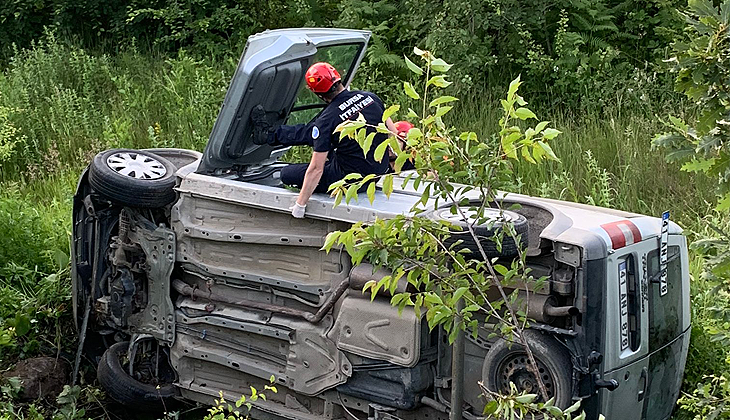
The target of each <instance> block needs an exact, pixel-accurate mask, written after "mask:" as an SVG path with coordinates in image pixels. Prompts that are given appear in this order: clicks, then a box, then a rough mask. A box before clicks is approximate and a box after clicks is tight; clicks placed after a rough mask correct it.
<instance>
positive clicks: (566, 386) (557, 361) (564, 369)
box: [482, 330, 573, 408]
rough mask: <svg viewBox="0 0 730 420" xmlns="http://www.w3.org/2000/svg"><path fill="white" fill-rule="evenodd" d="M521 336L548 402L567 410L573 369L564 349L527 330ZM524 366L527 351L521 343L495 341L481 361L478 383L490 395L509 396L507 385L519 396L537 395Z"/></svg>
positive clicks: (535, 332) (536, 384)
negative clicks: (549, 400)
mask: <svg viewBox="0 0 730 420" xmlns="http://www.w3.org/2000/svg"><path fill="white" fill-rule="evenodd" d="M524 334H525V338H526V339H527V343H528V344H529V346H530V349H531V350H532V354H533V356H535V359H536V361H537V368H538V372H539V373H540V377H541V378H542V381H543V383H544V384H545V388H546V389H547V394H548V398H555V405H556V406H558V407H560V408H567V407H568V406H570V404H571V402H572V382H573V380H572V378H573V366H572V364H571V363H570V356H569V354H568V351H567V349H566V348H565V347H564V346H562V345H561V344H560V343H558V342H557V340H555V338H553V337H550V336H548V335H545V334H543V333H541V332H539V331H534V330H527V331H525V332H524ZM528 363H529V359H528V356H527V351H525V348H524V346H523V345H522V344H521V343H519V342H517V341H514V342H512V343H509V342H507V340H504V339H499V340H498V341H497V342H496V343H495V344H494V345H493V346H492V348H491V349H489V352H488V353H487V356H486V357H485V359H484V364H483V366H482V381H483V382H484V385H485V386H486V387H487V388H488V389H490V390H491V391H494V392H499V393H509V391H510V382H511V383H513V384H514V385H515V386H516V387H517V390H518V391H519V392H526V393H529V394H537V395H540V388H539V385H538V382H537V378H536V377H535V374H534V373H533V372H532V370H531V369H530V367H529V364H528ZM539 401H542V398H539Z"/></svg>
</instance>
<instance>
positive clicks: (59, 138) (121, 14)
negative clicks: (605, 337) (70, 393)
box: [0, 0, 730, 414]
mask: <svg viewBox="0 0 730 420" xmlns="http://www.w3.org/2000/svg"><path fill="white" fill-rule="evenodd" d="M686 9H687V3H686V2H685V1H683V0H628V1H619V0H592V1H589V0H479V1H470V0H447V1H442V0H439V1H437V0H421V1H415V0H404V1H401V2H396V1H392V0H379V1H373V0H341V1H337V2H335V1H332V0H324V1H314V0H278V1H269V2H255V1H253V0H185V1H183V0H173V1H162V0H119V1H108V0H8V1H4V2H0V70H1V71H0V296H2V297H0V318H1V320H0V366H2V367H7V366H10V365H11V364H12V363H14V361H15V360H17V359H18V358H19V357H29V356H33V355H37V354H41V353H42V354H54V355H55V354H62V353H63V352H67V351H73V342H72V341H71V340H67V339H62V338H63V337H69V336H72V334H71V329H72V327H71V326H70V319H71V317H70V315H69V314H70V308H69V304H70V299H69V295H68V294H69V285H68V270H67V267H66V266H65V261H66V260H67V256H68V242H67V240H68V234H69V232H70V228H71V227H70V205H71V204H70V203H71V202H70V197H71V196H72V194H73V190H74V187H75V182H76V178H77V176H78V173H79V171H80V170H81V169H82V168H83V167H84V166H85V165H86V163H87V162H88V161H89V159H90V158H91V157H92V156H93V155H94V154H95V153H96V152H98V151H100V150H103V149H106V148H110V147H134V148H141V147H169V146H175V147H184V148H192V149H197V150H202V148H203V147H204V145H205V143H206V141H207V135H208V133H209V131H210V129H211V127H212V124H213V121H214V119H215V116H216V114H217V111H218V108H219V106H220V103H221V101H222V99H223V96H224V94H225V89H226V87H227V84H228V81H229V80H230V77H231V75H232V72H233V69H234V68H235V65H236V62H237V60H238V58H239V57H240V54H241V52H242V50H243V47H244V44H245V39H246V37H247V36H248V35H250V34H253V33H256V32H259V31H262V30H265V29H274V28H282V27H299V26H339V27H350V28H362V29H369V30H371V31H373V39H372V41H371V46H370V48H369V50H368V55H367V58H366V60H365V62H364V63H363V65H362V66H361V68H360V70H359V72H358V76H357V77H356V80H355V82H354V83H355V85H356V86H357V87H359V88H366V89H369V90H371V91H374V92H375V93H377V94H378V95H379V96H380V97H382V98H384V99H385V100H386V102H388V103H400V102H402V101H403V100H404V98H403V97H402V96H401V94H400V93H398V92H401V91H402V82H403V80H409V78H411V77H412V75H411V74H410V73H409V72H408V71H407V69H406V67H405V64H404V61H403V58H402V57H403V55H404V53H406V52H410V51H412V50H413V47H414V46H418V47H420V48H424V49H429V50H431V51H433V52H434V53H436V54H437V55H439V56H441V57H443V58H444V59H446V60H447V61H448V62H451V63H454V64H455V66H454V68H453V70H452V72H451V73H452V80H454V81H455V83H454V85H452V86H451V87H449V90H448V91H447V93H450V94H454V95H455V96H458V97H460V98H461V99H462V100H461V101H460V102H459V103H458V104H457V106H456V107H455V108H454V110H453V111H452V112H451V113H450V114H449V118H450V120H449V123H450V124H453V125H454V126H456V127H457V129H459V130H469V131H475V132H477V133H478V134H479V137H480V138H489V137H490V136H491V135H493V134H494V133H496V132H497V131H498V126H497V121H498V119H499V116H500V110H499V101H498V98H500V97H503V96H504V93H505V90H506V86H507V84H508V83H509V81H510V80H512V79H514V78H515V77H516V76H517V75H522V80H523V81H524V85H523V87H522V88H521V89H522V90H523V91H524V92H525V96H526V97H529V98H530V102H531V103H530V105H531V108H533V109H534V110H535V111H536V112H537V113H538V114H539V115H540V116H541V117H543V118H546V119H549V120H551V126H554V127H557V128H558V129H560V130H561V131H563V133H564V134H563V135H562V136H561V139H560V140H559V141H556V142H555V143H554V144H553V145H552V146H553V149H554V151H555V153H556V155H557V156H558V157H559V158H560V162H555V163H550V164H547V165H542V166H540V167H539V168H535V167H531V165H518V166H517V168H516V172H515V174H514V176H513V177H512V178H511V179H510V183H509V185H506V187H507V189H509V190H512V191H515V192H522V193H528V194H535V195H541V196H547V197H553V198H559V199H564V200H572V201H578V202H585V203H590V204H596V205H600V206H607V207H615V208H621V209H624V210H630V211H635V212H640V213H645V214H653V215H659V214H660V213H661V212H662V211H663V210H666V209H671V210H672V217H673V219H675V220H676V221H678V222H679V223H680V224H681V225H682V226H683V227H685V229H686V231H687V233H688V235H689V236H690V238H691V239H692V240H694V239H699V238H704V237H713V236H718V234H717V232H716V231H715V230H714V229H712V228H711V227H710V225H711V224H712V225H715V226H721V227H723V229H724V228H725V225H726V224H727V222H726V220H727V218H726V217H725V215H724V213H719V212H717V211H714V210H712V208H714V199H715V196H714V182H713V181H714V180H712V179H709V178H707V177H705V176H704V175H702V174H695V173H686V172H680V171H678V167H676V166H674V165H671V164H667V163H666V162H665V161H664V152H663V151H661V150H654V149H652V147H651V142H650V139H651V137H652V135H653V134H654V133H657V132H661V131H663V130H664V125H663V123H662V121H661V120H663V119H664V118H665V116H667V115H669V114H672V115H674V116H676V117H678V118H680V119H682V120H685V121H690V120H692V119H693V118H694V116H695V115H697V110H696V108H695V104H694V101H692V100H691V99H685V98H684V97H683V96H682V95H680V94H678V93H676V92H675V91H674V86H673V81H674V75H673V74H672V73H671V72H670V71H669V69H670V66H669V65H668V64H667V63H665V62H664V60H666V59H668V58H670V57H671V56H672V55H673V50H672V47H671V43H672V41H673V40H675V39H679V40H681V39H684V38H685V37H686V36H687V34H686V33H685V29H684V27H685V23H684V18H683V17H682V15H681V13H680V12H681V11H685V10H686ZM64 256H65V259H64ZM692 258H693V262H692V275H693V282H692V288H693V291H692V293H693V299H692V302H693V320H694V325H693V330H692V337H693V342H692V347H691V349H690V360H689V362H688V368H687V374H686V376H685V387H684V389H685V390H686V391H688V392H689V391H691V390H693V389H695V388H696V384H698V383H700V382H702V381H703V377H704V376H705V375H709V374H717V373H720V371H730V368H728V364H727V362H726V357H727V356H728V353H727V350H726V349H725V347H723V345H722V344H721V343H718V342H714V341H712V340H711V339H710V338H709V335H710V334H709V333H708V332H711V331H717V330H722V329H728V325H727V322H725V321H723V320H722V319H718V318H717V317H716V316H715V315H714V313H715V311H714V310H713V309H712V308H714V307H717V306H725V305H726V304H727V302H728V295H727V293H725V292H724V291H722V290H721V291H719V292H718V289H716V286H717V281H716V280H714V279H711V278H707V277H703V276H700V273H701V272H702V268H703V261H702V259H701V257H700V256H698V255H696V254H693V257H692ZM49 279H50V280H49ZM18 313H20V314H21V316H19V317H18V316H16V315H17V314H18ZM26 324H27V325H29V327H28V328H27V329H26V328H25V327H24V326H25V325H26ZM18 325H20V326H21V328H20V329H18V328H17V326H18ZM21 333H22V334H21ZM47 414H48V413H47Z"/></svg>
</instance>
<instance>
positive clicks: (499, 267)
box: [494, 264, 509, 276]
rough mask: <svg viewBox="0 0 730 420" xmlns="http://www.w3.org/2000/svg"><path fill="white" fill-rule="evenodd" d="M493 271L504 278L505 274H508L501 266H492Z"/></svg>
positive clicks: (505, 268)
mask: <svg viewBox="0 0 730 420" xmlns="http://www.w3.org/2000/svg"><path fill="white" fill-rule="evenodd" d="M494 271H496V272H497V273H499V274H501V275H503V276H506V275H507V273H508V272H509V270H508V269H507V267H505V266H503V265H502V264H494Z"/></svg>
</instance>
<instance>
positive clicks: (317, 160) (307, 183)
mask: <svg viewBox="0 0 730 420" xmlns="http://www.w3.org/2000/svg"><path fill="white" fill-rule="evenodd" d="M325 162H327V152H312V160H310V161H309V167H307V172H306V173H305V174H304V182H303V183H302V190H301V191H299V197H298V198H297V204H299V205H300V206H306V205H307V201H309V197H311V196H312V193H314V189H315V188H317V185H318V184H319V180H320V179H322V173H323V172H324V164H325Z"/></svg>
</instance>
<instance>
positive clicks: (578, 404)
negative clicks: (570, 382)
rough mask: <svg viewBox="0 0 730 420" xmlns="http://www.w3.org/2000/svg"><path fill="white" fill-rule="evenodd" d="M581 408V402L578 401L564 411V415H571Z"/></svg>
mask: <svg viewBox="0 0 730 420" xmlns="http://www.w3.org/2000/svg"><path fill="white" fill-rule="evenodd" d="M579 408H580V401H576V402H575V404H573V405H571V406H570V407H568V408H566V409H565V410H563V413H565V414H570V413H573V412H575V411H577V410H578V409H579Z"/></svg>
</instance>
